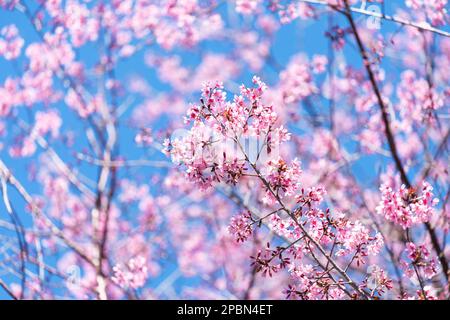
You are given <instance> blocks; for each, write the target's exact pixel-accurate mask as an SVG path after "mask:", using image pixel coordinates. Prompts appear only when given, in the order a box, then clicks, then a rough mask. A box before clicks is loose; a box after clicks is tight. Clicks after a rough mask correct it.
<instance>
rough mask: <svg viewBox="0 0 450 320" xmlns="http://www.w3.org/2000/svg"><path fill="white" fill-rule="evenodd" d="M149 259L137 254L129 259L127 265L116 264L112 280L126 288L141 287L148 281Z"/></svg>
mask: <svg viewBox="0 0 450 320" xmlns="http://www.w3.org/2000/svg"><path fill="white" fill-rule="evenodd" d="M146 264H147V260H146V259H145V258H144V257H143V256H137V257H136V258H132V259H130V260H129V261H128V263H127V264H126V265H125V266H120V265H116V266H114V268H113V271H114V276H113V277H112V280H113V281H114V282H115V283H116V284H117V285H119V286H121V287H122V288H124V289H139V288H140V287H142V286H143V285H144V284H145V282H146V281H147V277H148V268H147V265H146Z"/></svg>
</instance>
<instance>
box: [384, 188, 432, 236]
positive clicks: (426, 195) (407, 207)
mask: <svg viewBox="0 0 450 320" xmlns="http://www.w3.org/2000/svg"><path fill="white" fill-rule="evenodd" d="M380 191H381V197H382V199H381V201H380V203H379V205H378V206H377V207H376V211H377V213H378V214H380V215H383V216H384V217H385V218H386V219H387V220H389V221H392V222H394V223H395V224H398V225H400V226H401V227H402V228H404V229H406V228H410V227H411V226H412V225H414V224H420V223H424V222H428V221H430V220H431V219H432V217H433V214H434V208H433V207H434V206H436V204H437V203H438V202H439V200H438V199H437V198H435V197H434V195H433V187H432V186H431V185H430V184H429V183H427V182H425V181H424V182H423V183H422V189H421V190H420V193H419V192H415V191H414V190H411V189H408V188H406V186H405V185H402V186H401V187H400V189H399V190H398V191H394V190H392V188H391V187H389V186H387V185H382V186H381V187H380Z"/></svg>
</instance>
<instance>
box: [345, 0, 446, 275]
mask: <svg viewBox="0 0 450 320" xmlns="http://www.w3.org/2000/svg"><path fill="white" fill-rule="evenodd" d="M345 7H346V11H345V13H344V14H345V15H346V17H347V19H348V21H349V23H350V26H351V29H352V32H353V35H354V36H355V39H356V43H357V44H358V48H359V51H360V54H361V56H362V58H363V64H364V67H365V69H366V71H367V75H368V76H369V80H370V83H371V84H372V88H373V90H374V93H375V96H376V97H377V101H378V105H379V107H380V111H381V116H382V120H383V123H384V127H385V134H386V138H387V141H388V145H389V150H390V151H391V155H392V158H393V159H394V162H395V166H396V167H397V170H398V172H399V173H400V177H401V180H402V183H403V184H405V185H406V187H407V188H411V187H412V184H411V182H410V180H409V179H408V176H407V175H406V171H405V169H404V167H403V165H402V161H401V159H400V156H399V154H398V150H397V146H396V144H395V139H394V135H393V132H392V129H391V126H390V123H389V116H388V111H387V107H386V105H385V103H384V101H383V98H382V96H381V93H380V90H379V88H378V85H377V82H376V79H375V75H374V73H373V71H372V68H371V67H370V61H369V57H368V54H367V51H366V49H365V47H364V44H363V42H362V40H361V37H360V36H359V32H358V29H357V27H356V24H355V21H354V19H353V17H352V13H351V11H350V6H349V4H348V2H347V0H345ZM425 228H426V230H427V232H428V233H429V235H430V238H431V242H432V244H433V248H434V250H435V251H436V254H437V256H438V258H439V261H440V263H441V265H442V270H443V273H444V275H445V278H446V280H447V282H448V281H449V269H448V261H447V258H446V257H445V255H444V253H443V251H442V249H441V246H440V244H439V241H438V240H437V236H436V232H435V230H434V229H433V227H432V226H431V225H430V223H429V222H426V223H425Z"/></svg>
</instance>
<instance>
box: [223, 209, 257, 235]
mask: <svg viewBox="0 0 450 320" xmlns="http://www.w3.org/2000/svg"><path fill="white" fill-rule="evenodd" d="M250 223H251V214H250V213H249V212H248V211H245V212H242V213H240V214H238V215H235V216H234V217H232V218H231V221H230V225H229V226H228V232H229V233H230V234H232V235H233V236H234V238H235V240H236V241H237V242H244V241H246V240H247V239H248V238H249V237H250V236H251V235H252V227H251V224H250Z"/></svg>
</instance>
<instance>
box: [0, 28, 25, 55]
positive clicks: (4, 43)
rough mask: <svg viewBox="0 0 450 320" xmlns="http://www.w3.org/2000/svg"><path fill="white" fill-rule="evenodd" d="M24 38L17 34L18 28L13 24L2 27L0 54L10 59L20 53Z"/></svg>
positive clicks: (0, 32)
mask: <svg viewBox="0 0 450 320" xmlns="http://www.w3.org/2000/svg"><path fill="white" fill-rule="evenodd" d="M23 45H24V40H23V39H22V38H21V37H20V36H19V30H17V27H16V26H15V25H13V24H11V25H7V26H5V27H3V28H2V29H1V31H0V56H3V57H4V58H5V59H6V60H12V59H15V58H17V57H18V56H19V55H20V51H21V49H22V47H23Z"/></svg>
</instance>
